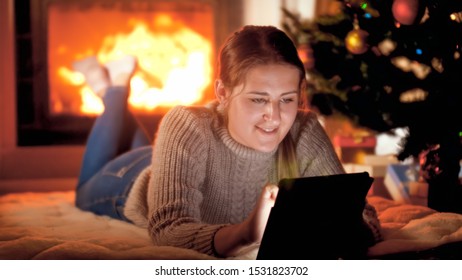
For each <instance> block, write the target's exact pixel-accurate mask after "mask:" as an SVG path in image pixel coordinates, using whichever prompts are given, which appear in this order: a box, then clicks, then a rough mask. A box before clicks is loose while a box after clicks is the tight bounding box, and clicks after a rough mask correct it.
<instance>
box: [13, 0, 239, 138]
mask: <svg viewBox="0 0 462 280" xmlns="http://www.w3.org/2000/svg"><path fill="white" fill-rule="evenodd" d="M22 1H24V2H27V5H21V4H19V5H17V6H16V7H15V10H16V15H17V17H16V19H17V21H16V26H17V29H16V35H17V36H16V38H17V40H16V42H17V50H18V51H17V66H18V68H17V69H18V71H17V73H18V75H17V79H18V83H17V89H18V90H17V97H18V98H17V101H18V103H17V104H18V122H17V123H18V145H19V146H34V145H75V144H79V145H80V144H84V143H85V140H86V137H87V135H88V132H89V130H90V128H91V125H92V123H93V122H94V119H95V118H96V116H97V115H98V114H100V113H101V112H102V111H103V109H104V108H103V105H102V102H101V100H100V99H99V98H98V97H97V96H96V95H95V94H94V93H93V92H92V91H91V90H90V88H88V87H87V86H86V83H85V80H84V78H83V76H82V75H81V74H80V73H78V72H75V71H73V69H72V63H73V62H74V61H76V60H79V59H82V58H85V57H88V56H96V57H97V58H98V60H99V61H100V62H101V63H105V62H108V61H111V60H114V59H118V58H120V57H122V56H124V55H134V56H136V57H137V59H138V67H137V71H136V72H135V74H134V76H133V78H132V82H131V95H130V98H129V104H130V107H131V109H132V111H134V112H135V113H136V114H137V115H138V117H139V118H140V119H141V120H142V122H143V123H144V124H145V125H146V126H147V127H148V130H149V132H150V133H154V131H155V130H156V128H157V124H158V122H159V120H160V118H161V117H162V116H163V114H164V113H165V112H166V110H168V109H170V108H171V107H172V106H174V105H177V104H184V105H188V104H203V103H205V102H208V101H209V100H211V99H212V98H213V88H212V79H213V75H214V73H213V71H214V65H215V56H216V52H217V46H219V45H220V44H221V42H222V41H223V40H224V38H225V36H227V34H229V33H230V32H231V31H233V30H235V29H237V28H238V27H239V26H240V23H241V20H240V18H239V17H237V16H233V15H232V14H230V13H229V11H230V10H232V9H231V7H233V9H236V8H238V6H239V5H238V2H236V1H231V0H230V1H211V0H210V1H187V0H170V1H167V0H163V1H162V0H152V1H148V0H135V1H130V0H119V1H116V0H97V1H82V0H79V1H77V0H40V1H30V2H29V0H27V1H26V0H22ZM18 2H21V1H18ZM219 3H220V4H219ZM236 5H237V6H236ZM25 7H27V8H29V11H30V13H29V15H30V21H27V20H26V21H24V15H25V14H26V13H25V12H24V10H23V9H24V8H25ZM234 14H237V13H234ZM27 25H29V26H30V28H29V29H28V28H27Z"/></svg>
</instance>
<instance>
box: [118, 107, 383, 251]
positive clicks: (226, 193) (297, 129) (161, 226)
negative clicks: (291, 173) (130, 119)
mask: <svg viewBox="0 0 462 280" xmlns="http://www.w3.org/2000/svg"><path fill="white" fill-rule="evenodd" d="M290 133H291V134H292V136H293V138H294V139H296V141H295V142H296V152H297V158H298V160H299V167H300V174H301V175H302V176H304V177H307V176H318V175H329V174H338V173H343V172H344V171H343V168H342V165H341V163H340V162H339V160H338V158H337V156H336V154H335V152H334V150H333V147H332V144H331V142H330V141H329V138H328V137H327V135H326V134H325V132H324V130H323V128H322V127H321V125H320V124H319V122H318V121H317V119H316V116H315V115H314V114H313V113H309V114H301V113H300V114H299V115H298V117H297V119H296V122H295V123H294V125H293V128H292V129H291V132H290ZM277 181H278V178H277V171H276V151H273V152H270V153H263V152H259V151H255V150H253V149H250V148H247V147H245V146H243V145H241V144H239V143H237V142H236V141H234V140H233V139H232V138H231V136H230V135H229V134H228V131H227V129H226V127H225V126H224V125H223V120H222V118H221V116H220V114H218V113H217V112H216V104H214V105H212V106H210V107H183V106H179V107H176V108H174V109H172V110H171V111H170V112H169V113H168V114H166V116H165V117H164V118H163V120H162V122H161V124H160V127H159V130H158V132H157V135H156V140H155V143H154V147H153V157H152V165H151V166H150V167H149V168H147V169H145V170H144V171H143V172H142V173H141V174H140V176H138V178H137V180H136V182H135V183H134V186H133V188H132V190H131V192H130V194H129V198H128V200H127V203H126V208H125V214H126V216H127V217H128V218H129V219H130V220H132V221H133V222H134V223H135V224H137V225H140V226H144V227H147V228H148V230H149V234H150V236H151V238H152V240H153V241H154V244H156V245H169V246H176V247H183V248H190V249H194V250H197V251H199V252H202V253H205V254H209V255H213V247H212V246H213V245H212V239H213V236H214V234H215V232H216V231H217V230H218V229H219V228H221V227H223V226H225V225H227V224H234V223H240V222H242V221H243V220H244V219H245V218H246V217H247V216H248V215H249V213H250V212H251V210H252V209H253V207H254V206H255V203H256V201H257V198H258V196H259V194H260V192H261V190H262V188H263V187H264V186H265V185H266V184H267V183H272V184H277ZM363 216H364V219H365V221H366V222H368V223H369V224H370V226H371V228H373V229H375V231H374V232H375V234H376V238H377V239H380V233H379V222H378V220H377V217H376V214H375V211H374V209H373V208H371V207H370V206H369V205H368V207H366V209H365V211H364V214H363Z"/></svg>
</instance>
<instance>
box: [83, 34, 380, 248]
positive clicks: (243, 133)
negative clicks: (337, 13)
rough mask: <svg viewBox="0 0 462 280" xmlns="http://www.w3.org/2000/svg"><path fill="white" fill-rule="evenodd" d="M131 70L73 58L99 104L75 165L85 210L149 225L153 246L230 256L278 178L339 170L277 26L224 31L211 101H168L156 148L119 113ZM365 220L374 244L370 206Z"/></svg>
mask: <svg viewBox="0 0 462 280" xmlns="http://www.w3.org/2000/svg"><path fill="white" fill-rule="evenodd" d="M134 65H135V63H134V61H129V62H127V61H125V62H123V63H120V62H114V63H110V64H109V65H107V66H106V68H103V67H102V66H100V65H99V64H98V63H97V61H96V60H95V59H92V60H90V61H88V59H87V61H83V62H79V63H77V64H76V69H77V70H79V69H80V70H79V71H81V72H82V73H84V74H85V75H86V77H87V76H88V80H89V82H91V83H92V84H93V85H94V86H93V87H96V89H95V90H96V91H98V92H100V93H104V94H100V95H101V96H102V98H103V101H104V104H105V108H106V109H105V111H104V113H103V114H102V115H101V116H100V117H99V118H98V119H97V121H96V122H95V125H94V128H93V130H92V132H91V134H90V137H89V140H88V144H87V150H86V153H85V156H84V160H83V166H82V172H81V175H80V178H79V185H78V187H77V201H76V204H77V206H78V207H80V208H81V209H84V210H89V211H93V212H94V213H97V214H101V215H109V216H111V217H114V218H119V219H122V220H127V221H130V222H133V223H135V224H137V225H140V226H143V227H146V228H147V229H148V231H149V234H150V236H151V238H152V240H153V242H154V244H156V245H169V246H177V247H183V248H190V249H194V250H197V251H199V252H202V253H205V254H209V255H215V256H221V257H227V256H233V255H235V254H236V253H237V252H238V251H239V250H240V249H241V248H243V247H244V246H247V245H250V244H253V243H255V242H259V241H261V238H262V235H263V231H264V228H265V225H266V221H267V219H268V216H269V211H270V209H271V207H272V206H273V205H274V202H275V198H276V196H277V192H278V188H277V186H276V184H277V182H278V181H279V180H280V179H281V178H286V177H301V176H303V177H307V176H318V175H330V174H338V173H343V172H344V170H343V168H342V165H341V163H340V161H339V159H338V158H337V156H336V154H335V152H334V150H333V147H332V144H331V142H330V141H329V138H328V137H327V136H326V134H325V132H324V130H323V128H322V127H321V125H320V124H319V122H318V121H317V119H316V116H315V115H314V114H313V113H311V112H309V111H308V110H306V108H305V107H304V106H305V105H306V102H303V99H304V98H303V97H304V89H305V70H304V67H303V64H302V62H301V61H300V59H299V57H298V54H297V50H296V48H295V46H294V44H293V42H292V41H291V40H290V38H289V37H288V36H287V35H286V34H285V33H284V32H283V31H281V30H278V29H277V28H275V27H271V26H245V27H243V28H242V29H241V30H239V31H237V32H235V33H234V34H232V35H231V36H230V37H229V38H228V39H227V41H226V42H225V44H224V46H223V47H222V49H221V51H220V55H219V67H218V77H217V79H216V81H215V93H216V97H217V98H216V101H214V102H212V103H211V104H209V105H207V106H204V107H198V106H188V107H185V106H177V107H175V108H173V109H172V110H171V111H170V112H168V113H167V114H166V115H165V117H164V118H163V120H162V122H161V124H160V126H159V129H158V132H157V134H156V138H155V141H154V143H153V145H152V147H151V146H144V147H142V145H143V144H146V143H148V140H147V138H146V137H143V136H142V135H143V134H142V133H139V130H137V129H136V121H134V119H133V117H132V116H131V114H130V112H129V111H128V109H127V97H128V87H127V86H128V82H129V78H130V75H131V73H132V72H133V69H134ZM121 68H124V69H121ZM106 69H107V70H108V72H109V75H107V73H105V70H106ZM90 76H92V77H97V78H93V79H92V78H91V77H90ZM90 85H91V84H90ZM127 140H133V141H131V143H130V142H129V141H127ZM363 217H364V220H365V222H366V223H367V224H368V225H369V228H370V229H371V232H372V233H373V235H374V238H375V240H376V241H378V240H380V238H381V237H380V230H379V226H380V225H379V222H378V220H377V217H376V213H375V211H374V209H373V208H372V207H371V206H370V205H369V204H366V207H365V209H364V212H363Z"/></svg>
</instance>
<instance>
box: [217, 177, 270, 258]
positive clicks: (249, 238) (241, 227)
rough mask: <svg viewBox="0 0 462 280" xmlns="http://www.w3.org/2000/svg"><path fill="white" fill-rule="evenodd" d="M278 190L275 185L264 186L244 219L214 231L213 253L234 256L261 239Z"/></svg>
mask: <svg viewBox="0 0 462 280" xmlns="http://www.w3.org/2000/svg"><path fill="white" fill-rule="evenodd" d="M278 190H279V189H278V187H277V186H276V185H267V186H265V187H264V188H263V191H262V193H261V195H260V197H259V200H258V202H257V205H256V206H255V208H254V209H253V211H252V212H251V213H250V215H249V217H247V219H246V220H244V221H243V222H242V223H240V224H236V225H229V226H226V227H223V228H221V229H219V230H218V231H217V232H216V234H215V236H214V251H215V254H217V255H219V256H223V257H228V256H234V255H236V253H237V252H238V251H239V250H240V249H242V248H243V247H245V246H247V245H249V244H252V243H255V242H260V241H261V239H262V237H263V233H264V231H265V227H266V222H267V221H268V217H269V214H270V211H271V208H272V207H273V206H274V202H275V201H276V197H277V194H278Z"/></svg>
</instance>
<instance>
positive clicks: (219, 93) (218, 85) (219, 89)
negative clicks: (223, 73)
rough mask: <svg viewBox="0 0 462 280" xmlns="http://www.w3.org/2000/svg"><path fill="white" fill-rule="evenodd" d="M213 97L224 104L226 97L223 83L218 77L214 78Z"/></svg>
mask: <svg viewBox="0 0 462 280" xmlns="http://www.w3.org/2000/svg"><path fill="white" fill-rule="evenodd" d="M215 97H216V98H217V99H218V101H219V102H220V104H222V105H224V104H225V103H226V101H227V99H228V96H227V94H226V88H225V85H224V84H223V81H222V80H220V79H217V80H215Z"/></svg>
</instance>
